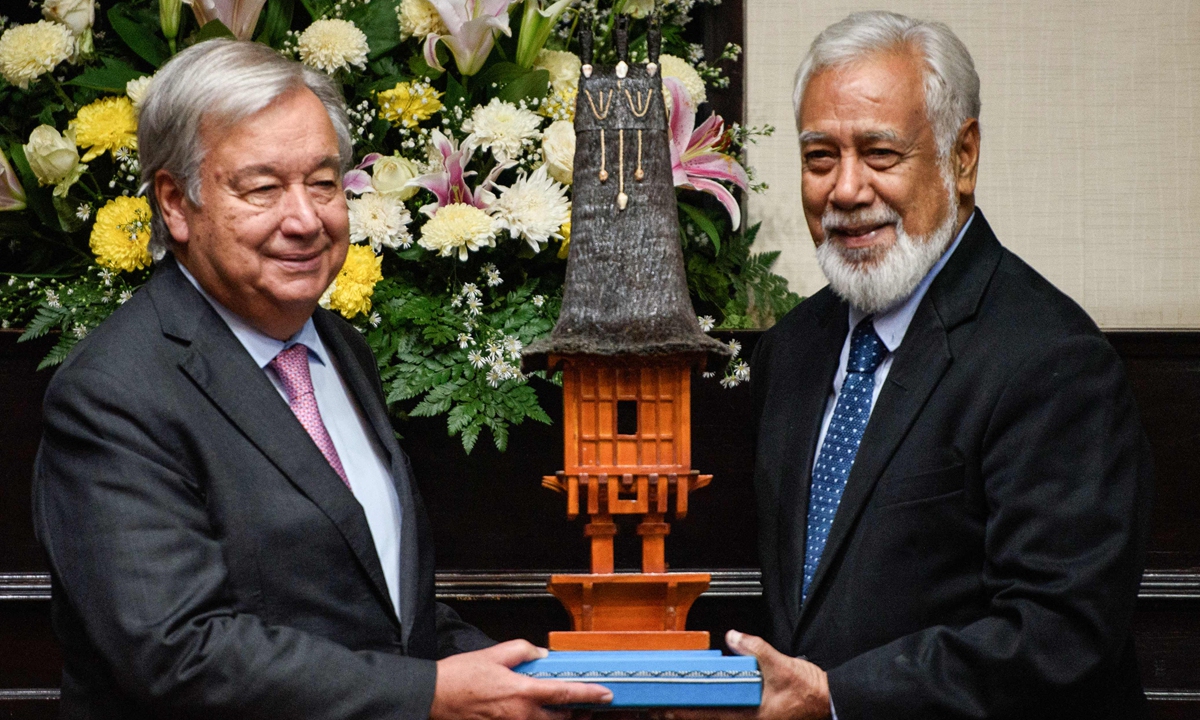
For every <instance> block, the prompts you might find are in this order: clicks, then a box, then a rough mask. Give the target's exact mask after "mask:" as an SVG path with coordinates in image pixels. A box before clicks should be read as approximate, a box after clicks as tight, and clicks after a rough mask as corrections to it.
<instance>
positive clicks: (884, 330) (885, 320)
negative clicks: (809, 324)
mask: <svg viewBox="0 0 1200 720" xmlns="http://www.w3.org/2000/svg"><path fill="white" fill-rule="evenodd" d="M974 219H975V213H974V212H972V213H971V216H970V217H968V218H967V221H966V222H965V223H963V226H962V229H961V230H959V231H958V235H957V236H956V237H955V238H954V242H952V243H950V247H948V248H946V252H944V253H942V256H941V257H940V258H938V261H937V263H935V264H934V266H933V267H932V268H930V269H929V272H927V273H925V277H923V278H921V282H920V283H918V284H917V287H916V288H915V289H914V290H913V291H912V294H911V295H909V296H908V299H907V300H905V301H904V302H902V303H900V304H898V305H894V306H893V307H892V308H891V309H889V310H886V311H884V312H881V313H878V314H876V315H875V320H874V322H875V333H876V334H877V335H878V336H879V339H880V340H882V341H883V344H884V345H886V346H887V349H888V352H896V348H898V347H900V342H901V341H902V340H904V335H905V333H907V332H908V326H909V324H910V323H912V319H913V315H915V314H916V312H917V306H918V305H920V304H921V299H922V298H924V297H925V293H926V292H927V291H928V290H929V286H930V285H931V284H933V279H934V278H936V277H937V275H938V273H939V272H941V271H942V268H943V267H945V265H946V261H948V260H949V259H950V256H951V255H953V254H954V251H955V250H956V249H957V248H958V244H959V243H960V242H962V239H963V235H966V234H967V228H969V227H971V221H973V220H974ZM866 316H867V313H865V312H863V311H862V310H859V309H858V308H856V307H854V306H853V305H851V306H850V329H851V330H853V329H854V328H856V327H858V323H859V322H861V321H862V319H863V318H864V317H866Z"/></svg>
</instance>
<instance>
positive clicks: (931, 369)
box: [796, 210, 1000, 633]
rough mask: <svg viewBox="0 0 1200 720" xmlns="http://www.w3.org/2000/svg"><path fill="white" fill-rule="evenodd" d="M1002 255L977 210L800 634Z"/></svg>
mask: <svg viewBox="0 0 1200 720" xmlns="http://www.w3.org/2000/svg"><path fill="white" fill-rule="evenodd" d="M999 260H1000V244H999V243H998V242H997V241H996V238H995V235H993V234H992V230H991V228H990V227H989V226H988V224H987V221H986V220H985V219H984V218H983V214H982V213H981V212H979V211H978V210H977V211H976V215H975V218H974V220H973V221H972V223H971V227H970V228H969V229H968V231H967V234H966V235H964V236H963V240H962V242H961V243H960V244H959V247H958V249H957V250H955V252H954V255H952V256H951V257H950V259H949V260H948V261H947V263H946V265H945V267H943V268H942V270H941V272H940V273H939V274H938V276H937V278H935V279H934V282H933V285H931V286H930V288H929V291H928V293H926V296H925V298H924V299H923V300H922V301H921V304H920V305H919V306H918V308H917V312H916V314H915V315H913V319H912V322H911V323H910V324H909V327H908V331H907V332H906V333H905V336H904V340H903V342H902V343H901V345H900V347H899V348H897V349H896V355H895V358H894V359H893V361H892V368H891V370H890V371H889V372H888V376H887V380H886V381H885V382H884V386H883V389H882V390H881V391H880V394H879V399H878V401H877V404H876V407H875V408H874V409H873V410H872V412H871V419H870V421H869V422H868V423H867V428H866V431H865V432H864V433H863V438H862V442H861V444H860V445H859V451H858V455H857V456H856V457H855V459H854V466H853V467H852V468H851V469H850V476H849V477H848V478H847V480H846V488H845V490H844V491H843V493H842V499H841V502H840V503H839V505H838V509H837V514H836V515H835V516H834V519H833V525H832V527H830V529H829V537H828V539H827V540H826V543H825V552H824V553H823V554H822V556H821V562H820V564H819V565H818V566H817V572H816V575H815V576H814V577H813V581H812V585H811V587H810V588H809V602H807V603H806V604H805V605H804V607H802V608H801V610H800V619H799V622H798V623H797V626H796V629H797V633H799V631H800V629H801V628H802V626H803V623H805V622H806V621H807V620H808V618H810V617H811V616H812V614H813V612H814V611H813V610H812V609H811V608H812V606H814V605H816V604H817V602H815V601H816V599H817V598H818V596H819V594H820V592H821V589H822V587H823V585H824V584H825V581H826V579H827V578H828V577H829V575H830V572H831V570H830V568H831V567H835V566H836V565H837V563H838V554H839V553H840V552H841V550H842V549H843V547H844V546H845V545H846V543H847V541H848V539H849V538H850V537H851V535H852V533H853V532H854V528H855V525H856V524H857V523H858V520H859V517H860V516H861V515H862V512H863V510H864V509H865V508H866V505H867V503H868V501H869V500H870V498H871V493H872V491H873V490H874V488H875V485H876V484H877V483H878V481H879V478H880V477H881V476H882V475H883V472H884V471H885V470H886V469H887V466H888V463H890V462H891V459H892V456H893V455H894V454H895V453H896V449H897V448H898V447H899V446H900V443H901V441H903V439H904V437H905V436H906V435H907V434H908V431H909V429H910V428H911V427H912V425H913V423H914V422H915V421H916V419H917V416H918V415H919V414H920V412H921V409H922V408H923V407H924V406H925V403H926V401H927V400H928V399H929V396H930V395H931V394H932V393H933V391H934V389H935V388H936V387H937V385H938V383H939V382H940V381H941V379H942V376H943V375H944V374H945V373H946V370H947V368H949V367H950V364H951V362H952V361H953V354H952V352H951V350H950V342H949V337H948V334H949V332H950V330H952V329H954V328H955V327H957V326H958V325H960V324H961V323H963V322H966V321H967V320H968V319H970V318H971V317H973V315H974V314H975V312H976V310H977V309H978V306H979V303H980V301H981V299H982V296H983V293H984V290H986V288H987V284H988V282H989V281H990V280H991V276H992V274H993V273H994V272H995V269H996V266H997V264H998V263H999ZM800 557H803V555H800Z"/></svg>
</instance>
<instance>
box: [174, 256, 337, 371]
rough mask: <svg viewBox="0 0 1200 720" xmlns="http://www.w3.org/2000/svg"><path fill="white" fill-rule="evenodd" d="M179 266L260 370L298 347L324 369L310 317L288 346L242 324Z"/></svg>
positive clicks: (321, 345) (323, 357)
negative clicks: (305, 348) (294, 346)
mask: <svg viewBox="0 0 1200 720" xmlns="http://www.w3.org/2000/svg"><path fill="white" fill-rule="evenodd" d="M177 264H178V265H179V269H180V270H181V271H182V272H183V276H184V277H185V278H187V279H188V282H190V283H191V284H192V287H194V288H196V290H198V291H199V292H200V294H201V295H203V296H204V299H205V300H207V301H208V304H209V305H212V307H213V310H216V311H217V314H218V315H220V316H221V319H222V320H224V321H225V324H226V325H228V326H229V329H230V330H231V331H233V334H234V337H236V338H237V339H238V341H239V342H240V343H242V347H244V348H246V352H248V353H250V357H252V358H254V362H256V363H258V366H259V367H260V368H265V367H266V366H267V365H268V364H270V362H271V361H272V360H274V359H275V356H276V355H278V354H279V353H280V352H282V351H284V350H286V349H288V348H290V347H291V346H293V345H296V344H303V345H304V346H306V347H307V348H308V356H309V357H310V358H314V359H316V361H317V362H319V363H321V364H322V365H326V364H328V363H327V362H326V350H325V344H324V343H322V342H321V336H320V335H318V334H317V327H316V325H314V324H313V320H312V318H311V317H310V318H309V319H308V320H306V321H305V322H304V327H302V328H300V330H299V331H297V332H296V334H295V335H293V336H291V337H290V338H288V339H287V341H286V342H284V341H280V340H276V339H275V338H273V337H271V336H270V335H267V334H265V333H263V332H262V331H260V330H258V329H257V328H255V327H254V326H252V325H251V324H250V323H248V322H246V321H245V320H243V319H242V318H241V316H239V315H238V314H237V313H235V312H233V311H232V310H230V309H229V308H227V307H225V306H224V305H222V304H221V303H219V302H217V300H216V298H214V297H213V296H212V295H209V294H208V291H207V290H205V289H204V288H203V287H201V286H200V283H199V282H197V280H196V278H195V277H193V276H192V274H191V273H190V272H188V269H187V268H185V267H184V266H183V263H177Z"/></svg>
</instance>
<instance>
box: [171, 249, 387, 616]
mask: <svg viewBox="0 0 1200 720" xmlns="http://www.w3.org/2000/svg"><path fill="white" fill-rule="evenodd" d="M179 269H180V270H181V271H182V272H183V276H184V277H186V278H187V279H188V281H190V282H191V283H192V285H193V286H194V287H195V288H196V289H197V290H199V291H200V294H201V295H203V296H204V298H205V299H206V300H208V302H209V304H210V305H212V307H213V309H214V310H216V311H217V314H218V315H220V316H221V319H223V320H224V321H225V324H226V325H228V326H229V329H230V330H231V331H233V334H234V336H235V337H237V339H238V340H239V341H240V342H241V343H242V346H243V347H245V348H246V352H248V353H250V357H252V358H253V359H254V362H256V363H258V366H259V367H260V368H262V370H263V373H265V374H266V376H267V378H268V379H269V380H270V381H271V384H272V385H274V386H275V389H276V390H278V391H279V395H280V396H281V397H282V398H283V399H284V401H285V402H286V401H287V399H288V397H287V393H286V392H285V391H284V389H283V383H281V382H280V381H279V376H278V375H276V374H275V371H274V370H272V369H271V368H269V367H267V365H268V364H269V363H270V362H271V361H272V360H274V359H275V356H276V355H278V354H279V353H280V352H281V351H283V350H285V349H287V348H289V347H291V346H292V345H295V344H297V343H302V344H303V345H304V346H306V347H307V348H308V369H309V374H310V375H311V376H312V383H313V394H314V395H315V396H316V399H317V409H318V410H320V411H321V420H323V421H324V423H325V429H326V430H327V431H328V432H329V437H330V439H331V440H333V447H334V448H335V449H336V450H337V454H338V457H339V458H340V459H341V461H342V468H343V469H344V470H345V471H346V479H347V480H348V481H349V483H350V490H351V492H353V493H354V497H355V499H357V500H358V502H359V504H360V505H362V508H363V512H364V513H365V514H366V516H367V525H368V526H370V528H371V538H372V539H373V540H374V541H375V552H376V553H378V554H379V564H380V565H381V566H383V578H384V580H385V581H386V582H387V589H388V595H389V596H390V598H391V601H392V607H393V608H394V609H395V611H396V615H397V616H399V615H400V499H399V498H398V497H397V495H396V486H395V484H394V483H393V481H392V474H391V471H390V470H389V469H388V461H387V457H388V456H387V453H386V452H385V451H384V449H383V448H382V447H381V446H380V444H379V441H378V439H377V438H376V437H375V433H374V430H372V428H371V424H370V422H369V421H368V420H367V418H366V416H364V415H363V412H362V410H361V408H359V407H358V403H356V402H355V401H354V396H353V395H352V394H351V393H350V389H349V388H347V387H346V383H345V381H343V380H342V376H341V374H340V373H338V371H337V368H336V367H335V366H334V364H333V358H332V357H330V355H329V352H328V351H327V350H326V349H325V343H323V342H321V336H320V335H318V334H317V328H316V326H315V325H313V321H312V318H309V319H308V321H307V322H305V323H304V327H302V328H300V331H299V332H297V333H296V334H295V335H293V336H292V337H290V338H288V340H287V342H281V341H279V340H276V339H275V338H273V337H270V336H268V335H264V334H263V333H261V332H259V331H258V330H256V329H255V328H254V327H252V326H251V325H250V324H249V323H247V322H246V321H245V320H243V319H242V318H241V317H239V316H238V315H236V314H235V313H233V312H232V311H231V310H229V309H228V308H226V307H225V306H224V305H222V304H221V303H219V302H217V301H216V300H215V299H214V298H213V297H212V296H211V295H209V294H208V292H206V291H205V290H204V288H202V287H200V283H198V282H196V278H194V277H192V274H191V273H190V272H188V270H187V268H185V267H184V266H183V265H182V264H181V265H180V266H179Z"/></svg>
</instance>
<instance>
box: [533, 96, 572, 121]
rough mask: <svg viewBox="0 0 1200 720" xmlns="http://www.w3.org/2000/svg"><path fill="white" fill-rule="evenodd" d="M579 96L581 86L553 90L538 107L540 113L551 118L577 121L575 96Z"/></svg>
mask: <svg viewBox="0 0 1200 720" xmlns="http://www.w3.org/2000/svg"><path fill="white" fill-rule="evenodd" d="M578 96H579V88H566V89H564V90H561V91H560V90H553V91H551V92H550V94H549V95H547V96H546V99H545V100H543V101H542V104H541V107H539V108H538V114H539V115H541V116H543V117H548V118H550V119H551V120H566V121H567V122H569V123H573V122H575V98H576V97H578Z"/></svg>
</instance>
